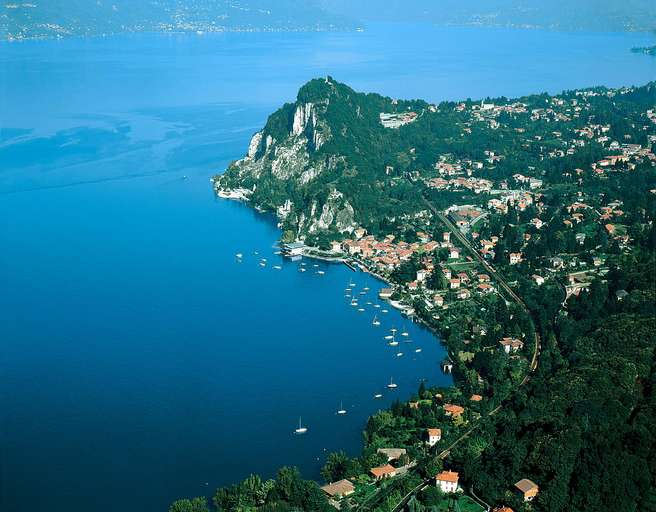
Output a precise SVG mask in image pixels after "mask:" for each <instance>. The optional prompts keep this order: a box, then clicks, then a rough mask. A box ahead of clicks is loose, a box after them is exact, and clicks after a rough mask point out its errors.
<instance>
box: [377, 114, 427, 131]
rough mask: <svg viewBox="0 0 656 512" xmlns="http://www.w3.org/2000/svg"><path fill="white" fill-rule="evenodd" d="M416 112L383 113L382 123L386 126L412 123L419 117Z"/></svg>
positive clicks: (381, 115) (394, 126)
mask: <svg viewBox="0 0 656 512" xmlns="http://www.w3.org/2000/svg"><path fill="white" fill-rule="evenodd" d="M417 117H418V114H417V113H416V112H400V113H385V112H383V113H381V114H380V123H381V124H382V125H383V126H384V127H385V128H400V127H401V126H404V125H406V124H409V123H412V122H413V121H414V120H415V119H417Z"/></svg>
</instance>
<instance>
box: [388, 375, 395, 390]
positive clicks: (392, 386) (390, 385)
mask: <svg viewBox="0 0 656 512" xmlns="http://www.w3.org/2000/svg"><path fill="white" fill-rule="evenodd" d="M396 387H397V386H396V384H394V380H392V377H390V383H389V384H388V385H387V388H388V389H396Z"/></svg>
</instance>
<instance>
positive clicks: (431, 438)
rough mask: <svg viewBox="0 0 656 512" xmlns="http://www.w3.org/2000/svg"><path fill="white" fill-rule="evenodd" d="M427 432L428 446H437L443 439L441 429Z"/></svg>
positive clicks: (432, 429) (430, 429)
mask: <svg viewBox="0 0 656 512" xmlns="http://www.w3.org/2000/svg"><path fill="white" fill-rule="evenodd" d="M426 432H427V434H428V441H426V443H427V444H428V446H435V445H436V444H437V443H438V441H439V440H440V439H442V429H440V428H429V429H427V430H426Z"/></svg>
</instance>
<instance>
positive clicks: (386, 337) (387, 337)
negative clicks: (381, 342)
mask: <svg viewBox="0 0 656 512" xmlns="http://www.w3.org/2000/svg"><path fill="white" fill-rule="evenodd" d="M385 339H386V340H393V339H394V336H392V335H391V334H388V335H387V336H385Z"/></svg>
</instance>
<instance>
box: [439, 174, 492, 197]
mask: <svg viewBox="0 0 656 512" xmlns="http://www.w3.org/2000/svg"><path fill="white" fill-rule="evenodd" d="M426 184H427V186H429V187H430V188H434V189H437V190H451V189H467V190H471V191H472V192H474V193H475V194H480V193H481V192H489V191H490V190H492V186H493V185H494V183H493V182H492V181H491V180H486V179H483V178H474V177H469V178H465V177H463V176H461V177H458V178H451V179H448V180H447V179H445V178H441V177H438V178H431V179H430V180H428V181H427V183H426Z"/></svg>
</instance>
